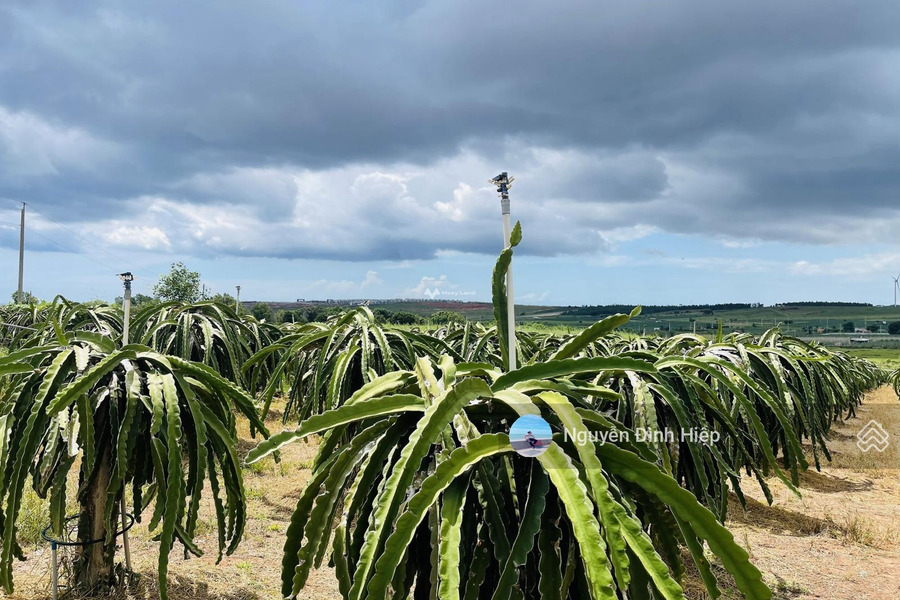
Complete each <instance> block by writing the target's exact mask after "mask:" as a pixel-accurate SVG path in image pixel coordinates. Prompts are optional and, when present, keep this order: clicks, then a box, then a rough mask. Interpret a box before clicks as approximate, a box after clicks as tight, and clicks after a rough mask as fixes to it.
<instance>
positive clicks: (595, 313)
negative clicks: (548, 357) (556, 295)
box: [563, 302, 759, 317]
mask: <svg viewBox="0 0 900 600" xmlns="http://www.w3.org/2000/svg"><path fill="white" fill-rule="evenodd" d="M758 306H759V304H756V303H752V304H751V303H749V302H728V303H723V304H660V305H656V306H644V305H641V314H642V315H652V314H655V313H664V312H703V313H705V314H712V312H714V311H717V310H741V309H747V308H756V307H758ZM633 308H634V305H632V304H602V305H597V306H569V307H567V308H566V310H564V311H563V314H564V315H573V316H581V317H599V316H604V315H612V314H615V313H629V312H631V310H632V309H633Z"/></svg>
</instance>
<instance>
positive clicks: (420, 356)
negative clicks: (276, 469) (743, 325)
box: [0, 250, 887, 600]
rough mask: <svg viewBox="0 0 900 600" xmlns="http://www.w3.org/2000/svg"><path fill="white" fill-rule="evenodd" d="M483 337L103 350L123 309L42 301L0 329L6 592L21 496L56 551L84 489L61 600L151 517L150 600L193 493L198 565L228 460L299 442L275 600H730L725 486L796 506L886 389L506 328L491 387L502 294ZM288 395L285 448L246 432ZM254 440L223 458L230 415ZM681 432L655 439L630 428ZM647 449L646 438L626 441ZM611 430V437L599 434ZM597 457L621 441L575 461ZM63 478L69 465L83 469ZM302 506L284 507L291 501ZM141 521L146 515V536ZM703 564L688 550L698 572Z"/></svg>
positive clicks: (659, 346)
mask: <svg viewBox="0 0 900 600" xmlns="http://www.w3.org/2000/svg"><path fill="white" fill-rule="evenodd" d="M510 256H511V250H506V251H505V252H504V254H503V255H501V258H500V260H499V261H498V266H497V268H496V270H495V273H494V286H493V290H494V306H495V313H496V321H497V323H498V324H500V325H499V326H497V327H485V326H482V325H478V324H471V323H467V324H461V325H448V326H446V327H443V328H440V329H436V330H430V331H419V330H412V331H402V330H398V329H395V328H391V327H386V326H384V325H383V324H381V323H380V322H378V320H377V319H376V318H375V317H374V315H373V314H372V313H371V312H370V311H369V309H368V308H366V307H359V308H357V309H354V310H350V311H347V312H346V313H344V314H341V315H338V316H336V317H333V318H331V319H330V320H329V321H328V322H326V323H309V324H303V325H291V324H286V325H281V326H278V327H276V326H273V325H270V324H267V323H264V322H258V321H256V320H255V319H254V318H252V317H248V316H243V315H237V314H235V312H234V311H233V310H231V309H230V308H229V307H226V306H221V305H216V304H213V303H199V304H194V305H171V304H164V305H158V306H150V307H146V308H142V309H141V310H138V311H137V312H136V314H135V315H134V316H133V318H132V320H131V328H130V339H131V340H133V341H134V342H135V343H133V344H131V345H128V346H124V347H122V345H121V339H122V327H123V323H122V313H121V310H120V309H119V308H118V307H107V306H104V307H90V306H85V305H80V304H74V303H70V302H67V301H65V300H63V299H57V300H56V301H55V302H54V303H53V304H51V305H49V306H46V307H44V308H41V309H26V308H23V307H12V308H6V309H0V321H2V322H3V323H10V324H12V325H13V326H0V345H3V346H6V347H7V348H8V351H9V353H8V355H6V356H4V357H2V358H0V469H2V470H0V490H2V496H0V502H2V504H0V509H2V510H0V529H2V539H3V548H2V555H0V583H2V585H3V586H4V587H5V588H6V589H7V590H11V589H12V586H13V582H12V560H13V558H15V557H16V556H19V555H20V554H21V550H20V549H19V548H18V546H17V544H16V542H15V521H16V517H17V514H18V511H19V507H20V502H21V498H22V492H23V490H24V488H25V486H26V485H32V486H33V487H34V489H35V490H36V491H37V493H38V494H39V495H40V496H42V497H49V498H50V504H51V514H52V521H53V526H54V530H56V531H59V530H61V529H62V527H63V523H64V520H65V517H66V514H67V509H68V510H69V511H71V510H72V509H73V507H72V506H69V507H67V506H66V503H65V499H66V486H67V479H68V477H67V476H68V474H69V471H70V470H71V469H73V468H76V467H77V468H78V469H79V476H78V486H79V487H78V492H77V497H78V502H79V506H78V512H79V515H80V517H79V519H78V537H79V539H82V540H91V539H96V538H97V537H98V536H99V537H101V538H105V541H104V542H103V543H100V544H94V545H92V546H87V547H86V548H87V549H86V550H85V552H84V555H83V557H82V562H81V563H80V575H79V583H80V584H81V585H82V586H83V587H85V588H92V587H94V586H96V585H97V584H100V583H104V582H106V581H108V580H109V579H110V578H111V577H112V555H113V552H114V550H115V540H114V538H113V537H112V536H111V535H110V534H108V533H107V532H112V531H115V523H117V519H118V518H119V516H118V515H119V502H120V498H121V497H122V496H123V495H124V494H125V493H126V491H127V504H128V505H129V507H130V508H129V512H133V513H135V514H136V516H137V517H138V518H139V519H141V520H146V519H149V527H150V529H151V530H154V531H158V533H159V538H158V539H159V543H160V545H161V552H160V564H159V577H160V584H161V589H162V590H163V592H164V590H165V577H166V571H167V565H168V557H169V554H170V551H171V550H172V549H173V547H174V545H175V543H176V542H177V543H180V544H181V545H182V546H183V547H184V548H185V549H186V551H188V552H193V553H197V554H199V553H200V552H201V549H200V548H198V547H197V546H196V545H195V543H194V536H195V534H196V527H197V523H198V511H199V509H200V502H201V494H204V493H205V494H209V495H210V496H211V497H212V499H213V502H214V505H215V509H216V517H217V526H218V545H219V548H218V553H219V556H220V557H221V556H222V555H223V554H231V553H233V552H234V551H235V550H236V549H237V546H238V543H239V541H240V539H241V536H242V532H243V528H244V525H245V522H246V518H247V517H246V512H245V498H244V488H243V483H242V465H243V464H244V462H245V460H246V461H247V462H255V461H258V460H260V459H262V458H263V457H265V456H268V455H271V454H276V455H277V451H278V449H279V448H282V447H283V446H284V445H286V444H289V443H291V442H294V441H296V440H299V439H302V438H306V437H309V436H319V450H318V455H317V457H316V459H315V461H314V464H313V466H312V475H311V478H310V480H309V483H308V484H307V486H306V487H305V489H304V490H303V492H302V495H301V496H300V499H299V501H298V503H297V506H296V509H295V512H294V514H293V516H292V519H291V524H290V527H289V529H288V531H287V533H286V540H285V547H284V557H283V576H282V582H281V592H282V594H283V595H284V596H285V597H291V596H297V595H299V594H302V590H303V588H304V586H305V585H306V583H307V578H308V576H309V574H310V571H311V569H313V568H315V567H318V566H321V565H323V564H330V565H333V567H334V572H335V574H336V577H337V578H338V583H339V587H340V590H341V594H342V596H343V597H344V598H350V599H353V600H361V599H363V598H370V599H373V600H374V599H381V598H388V597H391V598H407V597H413V592H412V590H413V589H414V590H415V597H416V598H426V597H430V598H441V599H444V600H450V599H459V598H463V599H467V600H468V599H476V598H494V599H501V598H502V599H507V598H528V599H531V598H542V599H552V598H558V599H560V600H562V599H565V598H577V599H582V598H597V599H599V598H605V599H612V598H622V597H625V596H626V595H627V597H628V598H634V599H642V598H647V599H649V598H682V597H683V594H682V583H683V581H684V577H685V574H686V571H687V566H686V565H685V563H684V560H685V558H686V557H689V560H691V561H692V562H693V563H694V565H695V569H696V571H697V572H699V574H700V576H701V578H702V580H703V583H704V585H705V586H706V589H707V590H708V593H709V594H710V596H712V597H718V596H719V595H720V592H719V589H718V584H717V581H716V577H715V575H714V568H713V565H711V564H710V562H709V560H708V558H707V556H708V552H711V553H712V554H713V555H715V556H716V557H717V560H718V561H719V563H720V564H721V566H722V567H723V568H724V569H725V570H727V571H728V572H729V573H730V574H731V575H732V576H733V578H734V581H735V583H736V585H737V587H738V588H739V589H740V590H741V592H743V593H744V594H745V595H746V597H748V598H769V597H770V596H771V594H770V592H769V590H768V588H767V587H766V585H765V584H764V583H763V581H762V577H761V574H760V572H759V571H758V570H757V569H756V568H755V567H754V566H753V565H752V564H751V563H750V561H749V557H748V555H747V553H746V552H745V551H744V550H743V549H742V548H741V547H740V546H738V545H737V544H736V543H735V542H734V540H733V537H732V535H731V534H730V533H729V532H728V531H727V529H726V528H725V527H724V526H723V525H722V522H723V521H724V518H725V514H726V509H727V503H728V500H729V491H733V492H734V493H735V494H736V495H737V498H738V499H739V501H740V502H743V501H744V497H743V495H742V493H741V486H742V485H744V484H745V481H744V480H742V477H743V476H750V477H752V478H754V479H755V480H756V481H757V482H758V484H759V485H761V486H762V489H763V490H764V492H765V493H766V495H767V497H769V498H770V500H771V496H770V493H769V489H768V487H767V486H768V483H767V481H771V479H770V477H771V476H773V475H774V476H775V477H777V478H778V479H779V480H780V481H781V483H782V484H783V485H785V486H788V487H789V488H791V489H794V490H795V491H796V487H795V486H796V485H797V484H798V481H799V475H800V473H801V472H802V471H803V470H804V469H806V468H807V467H808V466H809V465H808V464H807V459H806V455H805V454H804V448H803V445H802V444H803V442H804V441H806V442H807V443H808V445H809V447H811V454H812V458H813V462H814V463H815V465H816V466H818V465H819V464H820V460H821V459H822V458H826V459H827V458H828V457H829V455H828V448H827V445H826V441H827V434H828V430H829V428H830V426H831V424H832V423H833V422H834V421H835V420H838V419H842V418H845V417H847V416H848V415H852V414H853V411H854V408H855V407H856V406H857V405H858V404H859V402H860V401H861V399H862V397H863V394H864V393H865V392H866V391H867V390H869V389H871V388H873V387H875V386H877V385H879V384H881V383H884V382H885V381H887V375H886V374H885V373H883V372H882V371H881V370H880V369H878V368H876V367H875V366H874V365H872V364H871V363H869V362H867V361H864V360H860V359H855V358H851V357H848V356H846V355H844V354H840V353H833V352H829V351H827V350H825V349H823V348H820V347H817V346H815V345H810V344H807V343H804V342H802V341H800V340H797V339H795V338H790V337H785V336H783V335H781V333H780V332H779V331H778V330H777V329H773V330H771V331H769V332H767V333H766V334H764V335H762V336H761V337H759V338H754V337H751V336H749V335H729V336H723V335H722V334H721V332H719V334H718V335H717V336H716V337H715V339H706V338H704V337H701V336H695V335H680V336H675V337H671V338H658V337H637V336H633V335H626V334H620V333H617V332H616V331H615V330H616V328H617V327H620V326H621V325H623V324H625V323H626V322H627V321H628V320H629V318H630V315H624V314H623V315H615V316H612V317H609V318H606V319H604V320H602V321H600V322H598V323H596V324H594V325H592V326H591V327H589V328H587V329H585V330H584V331H582V332H581V333H579V334H577V335H569V336H560V335H550V334H540V333H519V334H518V336H517V343H518V358H519V364H520V366H519V367H518V368H517V369H515V370H509V369H508V364H509V362H510V361H509V357H508V356H507V350H506V348H507V344H506V340H507V339H508V331H506V328H505V324H506V315H505V306H506V303H505V290H504V287H503V278H504V275H505V270H506V268H507V266H508V264H509V259H510ZM275 397H284V398H286V400H287V405H286V410H285V412H284V421H285V423H286V424H288V425H289V427H288V428H287V429H285V430H284V431H282V432H280V433H275V434H274V435H271V436H270V434H269V432H268V431H267V430H266V428H265V426H264V424H263V421H264V420H265V417H266V416H267V414H268V412H269V410H270V406H271V403H272V400H273V398H275ZM238 413H240V414H242V415H243V416H244V417H245V418H247V419H249V420H250V423H251V426H252V427H253V429H254V430H255V431H256V432H258V433H259V434H260V435H261V436H262V438H265V439H264V440H263V441H261V442H260V444H259V445H258V446H257V447H256V448H255V449H254V450H252V451H251V452H250V455H249V456H247V457H245V456H239V455H238V454H237V453H236V450H235V443H236V437H237V436H236V415H237V414H238ZM522 415H540V416H541V417H543V418H544V419H545V420H546V421H547V422H549V423H550V424H551V427H552V428H553V430H554V443H553V444H552V445H551V446H550V447H549V448H548V449H547V451H546V452H544V453H543V454H541V455H540V456H538V457H536V458H526V457H522V456H519V455H518V454H516V453H515V452H514V451H513V450H512V447H511V445H510V440H509V437H508V431H509V427H510V425H511V423H512V422H513V421H514V420H515V419H516V418H517V417H519V416H522ZM667 431H676V432H682V431H690V432H693V434H692V435H691V436H684V437H678V438H676V439H675V440H674V441H672V440H667V438H666V437H665V436H664V435H660V436H654V435H649V436H648V435H647V432H650V433H653V432H659V433H661V434H662V433H665V432H667ZM638 432H641V433H642V435H638ZM612 434H615V435H612ZM598 438H603V439H611V440H612V439H615V440H617V441H615V442H607V443H595V441H594V440H597V439H598ZM79 459H80V460H79ZM298 487H299V486H298ZM142 517H143V518H142ZM707 550H708V552H707Z"/></svg>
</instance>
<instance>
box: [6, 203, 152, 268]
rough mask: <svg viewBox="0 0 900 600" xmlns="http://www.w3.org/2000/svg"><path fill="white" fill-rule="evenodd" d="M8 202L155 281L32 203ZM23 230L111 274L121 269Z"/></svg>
mask: <svg viewBox="0 0 900 600" xmlns="http://www.w3.org/2000/svg"><path fill="white" fill-rule="evenodd" d="M8 200H9V199H8ZM9 201H10V202H11V203H13V204H14V205H15V207H16V208H15V210H21V209H22V205H23V204H24V205H25V206H26V207H27V209H28V210H29V211H31V212H34V213H37V214H38V215H40V216H41V217H43V218H44V219H46V220H47V221H50V222H51V223H53V224H55V225H57V226H59V227H61V228H62V229H65V230H66V231H68V232H69V233H71V234H72V235H73V236H75V237H76V238H78V239H79V240H81V242H83V243H84V244H87V245H88V246H92V247H93V248H94V249H96V250H99V251H100V252H103V253H104V254H106V255H107V256H111V257H113V258H115V259H116V261H117V262H118V261H121V262H123V263H125V264H126V265H129V266H131V267H132V269H133V272H134V273H135V274H137V275H140V276H141V277H142V278H146V279H147V280H148V281H152V280H154V279H156V277H155V276H152V275H149V274H148V273H145V272H144V271H143V270H142V269H141V268H139V267H138V266H137V265H135V264H134V263H132V262H130V261H127V260H123V259H122V258H121V256H119V255H118V254H115V253H114V252H111V251H109V250H107V249H106V248H103V247H102V246H100V245H99V244H97V243H96V242H94V241H92V240H90V239H88V238H86V237H84V236H83V235H81V234H79V233H78V232H77V231H75V230H73V229H72V228H71V227H69V226H67V225H66V224H65V223H60V222H59V221H57V220H56V219H54V218H52V217H50V216H48V215H47V214H46V213H44V212H43V211H41V210H39V209H37V208H35V207H34V204H33V203H31V202H23V203H20V202H16V201H14V200H9ZM13 227H14V228H15V229H19V225H18V224H16V225H13ZM25 230H26V232H27V233H29V234H34V235H36V236H38V237H40V238H43V239H44V240H46V241H48V242H50V243H51V244H53V245H55V246H56V247H58V248H60V249H62V250H64V251H65V252H67V253H70V254H76V255H78V256H80V257H82V258H84V259H86V260H89V261H91V262H93V263H95V264H98V265H100V266H102V267H104V268H106V269H109V270H110V271H111V272H112V273H115V274H117V273H118V272H119V270H120V269H121V267H118V268H117V267H112V266H110V265H109V264H108V263H105V262H103V261H101V260H99V259H96V258H92V257H91V256H90V255H88V254H87V253H85V252H81V251H78V250H75V249H73V248H71V247H69V246H66V245H64V244H61V243H59V242H58V241H56V240H54V239H52V238H50V237H48V236H46V235H44V234H42V233H40V232H38V231H36V230H35V229H34V228H33V227H29V226H28V224H27V223H26V226H25Z"/></svg>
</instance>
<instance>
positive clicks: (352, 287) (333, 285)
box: [306, 269, 383, 294]
mask: <svg viewBox="0 0 900 600" xmlns="http://www.w3.org/2000/svg"><path fill="white" fill-rule="evenodd" d="M381 283H383V281H381V279H380V278H379V277H378V272H377V271H373V270H372V269H369V270H368V271H366V275H365V277H364V278H363V280H362V281H350V280H347V279H343V280H339V281H333V280H329V279H319V280H316V281H314V282H312V283H311V284H309V285H308V286H307V287H306V289H307V290H310V291H317V292H328V293H341V294H349V293H351V292H359V291H362V290H364V289H365V288H368V287H371V286H376V285H379V284H381Z"/></svg>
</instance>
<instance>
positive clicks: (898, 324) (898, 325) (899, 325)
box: [888, 321, 900, 335]
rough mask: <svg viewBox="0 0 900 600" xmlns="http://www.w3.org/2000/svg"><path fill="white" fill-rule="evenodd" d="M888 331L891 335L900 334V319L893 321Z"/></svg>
mask: <svg viewBox="0 0 900 600" xmlns="http://www.w3.org/2000/svg"><path fill="white" fill-rule="evenodd" d="M888 333H889V334H891V335H897V334H900V321H892V322H891V323H889V324H888Z"/></svg>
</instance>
